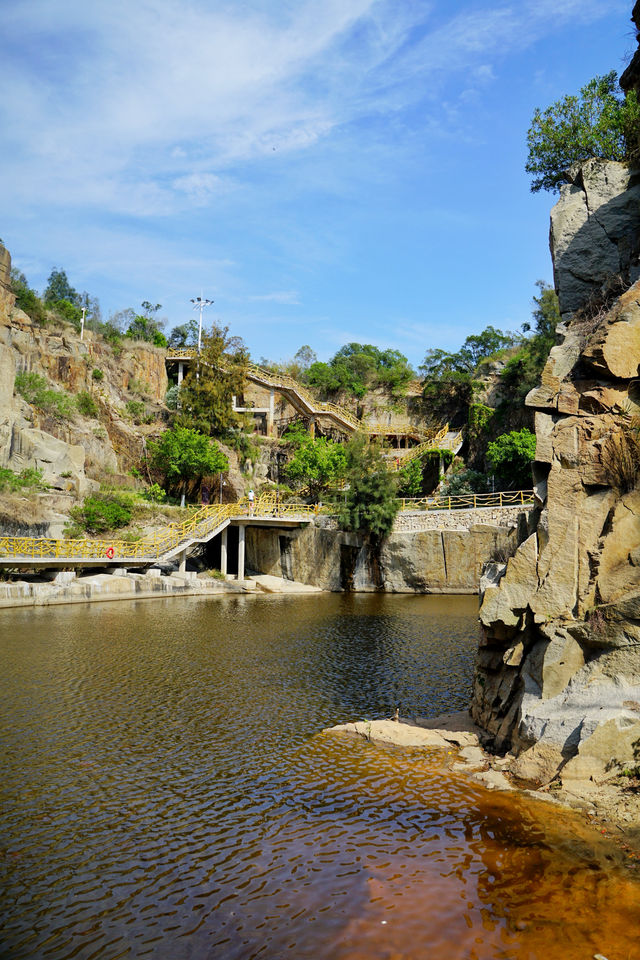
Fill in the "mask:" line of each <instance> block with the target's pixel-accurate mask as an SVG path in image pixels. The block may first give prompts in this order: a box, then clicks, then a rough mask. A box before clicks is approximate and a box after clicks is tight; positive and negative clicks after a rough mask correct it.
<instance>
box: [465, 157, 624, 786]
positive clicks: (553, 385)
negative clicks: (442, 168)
mask: <svg viewBox="0 0 640 960" xmlns="http://www.w3.org/2000/svg"><path fill="white" fill-rule="evenodd" d="M606 166H607V167H614V168H618V167H620V165H616V164H613V165H611V164H607V165H606ZM605 173H606V171H602V170H601V169H595V167H594V165H593V164H587V165H586V171H585V173H584V175H583V177H582V179H581V180H580V183H582V184H583V185H584V184H586V185H587V186H586V187H585V188H584V189H582V187H581V188H580V191H581V193H582V194H583V196H582V199H580V198H577V194H576V193H575V192H574V191H573V190H567V191H566V192H565V194H564V195H563V198H562V199H561V201H560V203H559V204H558V206H557V207H556V208H554V213H553V214H552V236H553V235H554V229H556V231H557V227H558V224H561V223H564V224H565V227H564V228H563V229H564V231H565V232H564V234H562V232H560V233H557V237H560V236H562V237H563V239H562V242H556V243H555V245H554V246H553V247H552V249H554V251H555V255H556V258H557V259H556V263H555V269H556V280H557V282H559V284H560V292H561V297H563V301H562V306H563V309H564V311H565V323H564V324H562V325H561V329H560V333H561V336H562V342H561V343H560V344H559V345H558V346H556V347H554V348H553V350H552V351H551V354H550V357H549V360H548V362H547V366H546V368H545V370H544V373H543V376H542V383H541V386H540V387H539V388H536V389H535V390H533V391H531V393H530V394H529V396H528V397H527V404H528V405H529V406H531V407H533V408H534V409H535V423H536V437H537V447H536V462H535V464H534V480H535V482H536V491H537V495H538V498H539V502H540V504H541V506H542V509H541V512H540V516H539V520H538V524H537V528H536V530H535V531H534V532H533V533H532V534H531V536H530V537H529V538H528V539H527V540H526V541H525V542H524V543H522V544H521V546H520V547H519V549H518V551H517V552H516V554H515V556H514V557H512V558H511V559H510V560H509V561H508V563H507V565H506V568H502V569H495V565H494V568H491V569H490V570H488V571H487V575H486V576H485V577H484V578H483V583H482V586H483V602H482V607H481V611H480V619H481V622H482V626H483V638H482V640H481V645H480V649H479V653H478V661H477V666H476V675H475V680H474V693H473V702H472V710H471V712H472V716H473V718H474V720H475V721H476V723H478V724H479V725H480V726H481V727H483V728H484V729H485V730H486V731H488V732H489V733H490V734H491V735H492V736H493V737H494V741H495V746H496V747H497V749H499V750H503V749H507V748H511V749H512V750H513V751H514V752H515V753H516V755H517V760H516V763H515V765H514V770H513V772H515V773H516V774H518V775H519V776H521V777H522V778H523V779H526V780H532V781H536V782H538V783H546V782H549V780H551V779H553V778H554V777H555V776H556V775H557V774H558V773H560V776H561V777H562V778H563V779H565V780H569V779H584V778H589V777H590V778H592V779H593V780H595V781H599V780H604V779H606V778H607V777H609V776H611V775H614V774H615V773H617V772H619V770H620V768H621V767H623V766H625V765H628V764H630V763H631V764H633V763H637V762H639V761H640V489H639V488H638V481H637V479H635V480H634V479H633V477H632V478H631V480H629V474H628V471H627V472H626V473H625V471H624V470H622V469H621V463H620V457H621V443H623V441H624V436H625V431H626V432H627V435H630V434H629V431H633V430H634V429H635V427H636V423H637V420H636V419H635V418H637V417H638V415H639V414H640V402H639V401H640V393H639V390H638V387H639V377H640V335H639V331H640V281H636V282H635V283H633V284H631V285H630V286H629V287H628V289H627V290H625V292H624V293H623V294H622V296H620V297H619V298H618V300H617V301H616V302H615V303H613V305H612V306H611V307H610V309H609V310H608V311H601V312H600V314H599V315H598V316H597V317H596V322H595V323H593V324H592V325H591V328H590V329H589V330H587V331H585V330H584V328H582V327H581V325H580V323H579V322H578V321H574V322H573V323H571V316H570V310H577V309H579V308H580V307H581V306H583V304H584V301H585V299H586V298H587V297H588V296H589V295H590V290H591V288H592V280H593V277H594V275H595V276H604V274H603V273H602V271H601V272H600V273H598V271H599V269H600V267H599V265H600V264H601V263H602V260H600V259H598V257H596V259H595V260H594V259H593V258H592V257H591V254H589V256H586V254H585V257H584V258H582V259H580V257H579V256H578V254H577V251H578V250H579V249H580V247H579V245H577V244H574V243H573V242H572V240H571V237H570V234H569V228H568V226H567V225H568V224H570V223H571V222H573V229H575V230H576V231H578V232H580V231H581V230H582V228H583V223H584V218H582V219H581V216H582V215H581V216H577V215H576V216H575V218H574V219H573V221H572V220H571V218H572V217H573V216H574V213H575V208H576V203H578V202H579V203H581V204H583V206H586V207H587V208H589V207H590V205H591V206H592V207H593V209H594V210H595V212H596V213H597V212H598V210H599V209H602V206H603V203H602V202H601V203H600V205H599V206H598V198H599V197H600V198H601V197H602V194H603V192H604V186H603V184H604V185H606V184H608V185H609V186H610V185H611V184H613V183H614V182H617V184H618V189H619V190H621V191H622V192H623V193H625V194H626V197H625V199H624V202H623V203H621V205H619V206H616V204H615V203H611V204H610V207H609V213H611V211H613V210H616V209H618V211H619V219H618V221H616V222H617V223H618V227H619V229H618V236H619V237H622V236H623V235H625V236H627V237H633V235H634V230H637V226H638V225H640V219H638V211H637V209H636V201H635V200H634V201H633V202H631V196H630V190H629V181H628V179H627V174H625V173H623V172H622V171H621V170H618V169H615V170H614V171H613V173H612V174H611V175H609V174H606V175H605ZM616 177H618V179H617V180H616V179H615V178H616ZM576 179H578V177H577V175H576ZM598 191H600V192H598ZM594 198H595V199H594ZM620 211H622V212H620ZM625 211H626V212H625ZM588 216H589V217H591V216H592V214H591V213H588ZM611 216H613V214H612V213H611ZM616 216H618V215H617V214H616ZM625 217H626V218H627V226H628V222H629V220H630V221H632V223H633V229H632V230H630V231H629V230H628V229H627V228H626V227H625ZM600 219H601V220H602V222H603V223H605V225H607V227H608V229H609V228H610V227H611V222H612V221H610V220H606V219H603V218H600ZM597 222H598V221H594V224H593V230H594V231H595V233H593V234H592V236H593V237H596V238H597V237H598V236H600V233H598V230H599V229H600V228H596V224H597ZM554 224H555V227H554ZM601 225H602V224H601ZM590 229H591V228H590ZM604 232H605V233H606V232H607V231H604ZM601 239H602V237H601ZM581 242H582V241H581ZM602 243H603V246H602V247H601V248H600V254H599V256H600V255H602V256H604V259H605V260H606V263H607V270H608V269H609V267H610V266H611V265H613V266H616V265H617V266H619V265H620V262H621V261H620V259H618V260H617V261H616V263H615V264H614V263H613V260H607V259H606V258H607V257H611V256H612V255H613V246H616V249H617V250H618V254H619V253H620V249H621V247H622V246H623V245H622V244H613V241H612V240H611V238H610V237H608V238H607V240H606V245H605V241H604V240H602ZM629 249H631V245H627V246H625V250H629ZM567 251H570V254H568V253H567ZM603 251H604V253H603ZM605 254H606V255H605ZM567 256H569V257H570V259H569V260H567V259H566V258H567ZM627 265H628V263H627ZM581 277H582V278H584V283H582V280H581V281H580V283H582V286H581V285H580V283H578V282H577V280H579V279H580V278H581ZM623 448H624V444H623ZM623 448H622V449H623ZM631 474H633V470H632V471H631Z"/></svg>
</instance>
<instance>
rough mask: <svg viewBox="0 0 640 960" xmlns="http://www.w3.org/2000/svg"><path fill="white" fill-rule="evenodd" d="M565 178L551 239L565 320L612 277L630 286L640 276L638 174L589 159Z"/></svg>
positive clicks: (626, 166) (625, 168) (639, 193)
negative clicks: (621, 277)
mask: <svg viewBox="0 0 640 960" xmlns="http://www.w3.org/2000/svg"><path fill="white" fill-rule="evenodd" d="M569 176H570V182H569V183H568V184H566V185H565V186H563V187H562V188H561V191H560V200H559V201H558V203H557V204H556V205H555V206H554V208H553V209H552V211H551V229H550V234H549V244H550V247H551V256H552V258H553V266H554V275H555V285H556V291H557V293H558V297H559V299H560V313H561V315H562V317H563V319H565V317H566V315H567V314H571V313H573V312H574V311H576V310H578V309H579V308H580V307H581V306H582V305H583V304H584V303H585V301H586V300H587V299H588V298H589V296H590V295H591V294H592V293H593V292H594V291H595V290H598V288H599V287H601V286H602V284H603V283H605V281H607V280H608V279H609V278H610V277H612V276H614V275H615V274H623V275H624V276H625V277H626V278H627V279H628V280H629V281H631V282H634V281H635V280H637V279H638V277H640V265H639V264H638V239H639V237H640V171H638V170H635V169H633V168H632V167H629V166H628V165H627V164H624V163H614V162H613V161H606V160H588V161H587V162H586V163H583V164H581V165H575V166H574V167H573V168H572V169H571V171H570V173H569Z"/></svg>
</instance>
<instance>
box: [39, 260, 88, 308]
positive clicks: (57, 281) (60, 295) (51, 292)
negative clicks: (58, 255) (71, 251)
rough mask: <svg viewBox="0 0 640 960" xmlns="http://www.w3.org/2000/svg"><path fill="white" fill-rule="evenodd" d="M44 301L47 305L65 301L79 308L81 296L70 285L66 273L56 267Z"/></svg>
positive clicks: (50, 276)
mask: <svg viewBox="0 0 640 960" xmlns="http://www.w3.org/2000/svg"><path fill="white" fill-rule="evenodd" d="M43 300H44V302H45V303H46V304H55V303H57V302H58V301H60V300H65V301H66V302H67V303H71V304H73V305H74V306H76V307H77V306H79V300H80V294H79V293H78V291H77V290H74V288H73V287H72V286H71V284H70V283H69V280H68V278H67V274H66V272H65V271H64V270H58V268H57V267H54V268H53V270H52V271H51V273H50V274H49V279H48V280H47V287H46V290H45V291H44V296H43Z"/></svg>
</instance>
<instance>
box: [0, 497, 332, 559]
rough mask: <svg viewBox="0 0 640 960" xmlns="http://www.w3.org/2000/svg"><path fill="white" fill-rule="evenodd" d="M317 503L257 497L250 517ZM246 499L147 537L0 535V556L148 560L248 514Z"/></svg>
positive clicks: (298, 513) (304, 510) (299, 511)
mask: <svg viewBox="0 0 640 960" xmlns="http://www.w3.org/2000/svg"><path fill="white" fill-rule="evenodd" d="M317 512H318V507H317V506H316V505H314V504H308V503H277V504H276V503H275V502H274V501H272V500H271V499H269V498H267V497H259V498H258V499H257V500H256V502H255V504H254V511H253V514H252V516H253V517H274V516H275V517H281V518H287V517H288V518H291V519H295V518H301V519H305V520H307V519H311V517H312V516H315V515H316V514H317ZM249 515H250V508H249V503H248V501H247V500H246V499H244V500H240V501H239V502H238V503H227V504H211V505H209V506H206V507H202V509H200V510H197V511H195V512H194V513H192V514H191V515H190V516H189V517H187V518H186V519H185V520H183V521H182V522H181V523H170V524H168V525H167V526H166V527H163V528H162V529H161V530H159V531H158V532H157V533H155V534H154V535H153V536H150V537H141V538H140V540H135V541H133V542H129V541H127V540H117V539H113V540H112V539H108V538H106V537H99V538H96V539H93V540H90V539H83V540H56V539H53V538H50V537H4V536H0V560H6V559H16V560H22V561H24V560H25V559H33V560H46V559H51V560H70V561H74V560H137V561H144V560H148V561H149V562H150V563H151V562H153V561H156V560H160V559H162V557H164V556H166V555H167V554H168V553H172V552H175V551H176V550H177V549H178V548H179V547H181V546H185V547H186V546H188V545H189V543H191V542H193V541H194V540H195V541H197V540H201V539H202V537H204V536H206V535H207V534H210V533H211V532H212V531H213V530H215V529H216V527H219V526H220V525H221V524H222V523H224V521H225V520H232V519H238V518H241V517H248V516H249Z"/></svg>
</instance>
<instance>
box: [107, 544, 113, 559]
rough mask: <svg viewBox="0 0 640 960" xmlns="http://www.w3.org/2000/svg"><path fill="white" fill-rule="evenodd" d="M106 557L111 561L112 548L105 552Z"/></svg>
mask: <svg viewBox="0 0 640 960" xmlns="http://www.w3.org/2000/svg"><path fill="white" fill-rule="evenodd" d="M107 556H108V558H109V560H113V547H109V549H108V550H107Z"/></svg>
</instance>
